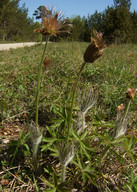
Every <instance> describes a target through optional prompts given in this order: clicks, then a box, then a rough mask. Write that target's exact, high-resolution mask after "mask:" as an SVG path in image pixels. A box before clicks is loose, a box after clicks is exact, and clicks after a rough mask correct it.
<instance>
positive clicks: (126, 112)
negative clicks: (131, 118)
mask: <svg viewBox="0 0 137 192" xmlns="http://www.w3.org/2000/svg"><path fill="white" fill-rule="evenodd" d="M130 104H131V99H130V100H129V102H128V104H127V107H126V110H125V112H124V115H123V118H122V121H121V124H120V127H118V129H119V130H120V129H121V127H122V126H123V122H124V121H125V119H126V116H127V114H128V111H129V107H130ZM116 128H117V127H116ZM115 134H116V130H114V135H113V137H112V140H113V139H115Z"/></svg>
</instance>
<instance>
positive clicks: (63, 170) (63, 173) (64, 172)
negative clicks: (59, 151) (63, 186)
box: [61, 165, 66, 182]
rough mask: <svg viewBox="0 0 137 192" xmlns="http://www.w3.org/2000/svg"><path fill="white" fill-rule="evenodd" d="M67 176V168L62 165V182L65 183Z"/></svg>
mask: <svg viewBox="0 0 137 192" xmlns="http://www.w3.org/2000/svg"><path fill="white" fill-rule="evenodd" d="M65 175H66V166H65V165H62V166H61V182H64V181H65Z"/></svg>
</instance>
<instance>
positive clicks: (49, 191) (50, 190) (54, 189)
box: [44, 187, 57, 192]
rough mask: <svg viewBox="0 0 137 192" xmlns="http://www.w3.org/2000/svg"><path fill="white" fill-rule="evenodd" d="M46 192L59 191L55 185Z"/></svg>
mask: <svg viewBox="0 0 137 192" xmlns="http://www.w3.org/2000/svg"><path fill="white" fill-rule="evenodd" d="M44 192H57V189H56V187H54V188H53V189H47V190H46V191H44Z"/></svg>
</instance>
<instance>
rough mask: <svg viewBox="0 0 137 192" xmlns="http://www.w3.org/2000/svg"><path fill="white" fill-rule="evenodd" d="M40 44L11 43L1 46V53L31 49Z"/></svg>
mask: <svg viewBox="0 0 137 192" xmlns="http://www.w3.org/2000/svg"><path fill="white" fill-rule="evenodd" d="M35 44H38V43H37V42H29V43H9V44H0V51H5V50H9V49H16V48H19V47H26V46H28V47H30V46H32V45H35Z"/></svg>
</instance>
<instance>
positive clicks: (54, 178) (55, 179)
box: [52, 172, 58, 187]
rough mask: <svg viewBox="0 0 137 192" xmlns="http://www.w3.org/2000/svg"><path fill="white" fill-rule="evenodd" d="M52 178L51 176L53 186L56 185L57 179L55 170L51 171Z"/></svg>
mask: <svg viewBox="0 0 137 192" xmlns="http://www.w3.org/2000/svg"><path fill="white" fill-rule="evenodd" d="M52 178H53V182H54V186H55V187H57V185H58V180H57V175H56V173H55V172H53V176H52Z"/></svg>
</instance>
